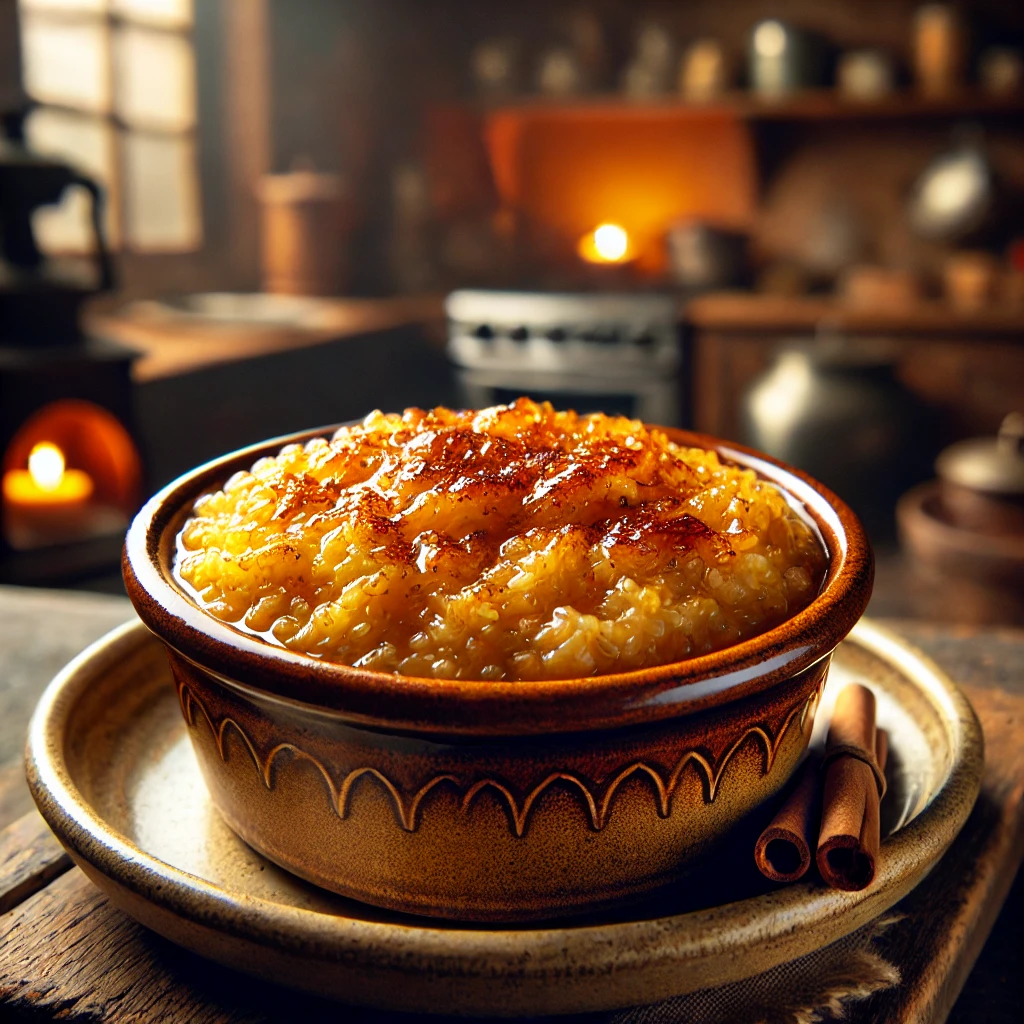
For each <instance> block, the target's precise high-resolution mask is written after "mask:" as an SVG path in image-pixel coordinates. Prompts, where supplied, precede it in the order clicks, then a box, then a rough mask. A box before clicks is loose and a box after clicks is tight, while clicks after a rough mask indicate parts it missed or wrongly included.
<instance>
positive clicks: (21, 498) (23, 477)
mask: <svg viewBox="0 0 1024 1024" xmlns="http://www.w3.org/2000/svg"><path fill="white" fill-rule="evenodd" d="M92 491H93V484H92V478H91V477H90V476H89V474H88V473H86V472H85V470H82V469H68V468H67V467H66V466H65V464H64V453H63V452H62V451H61V450H60V449H59V448H58V447H57V446H56V445H55V444H51V443H50V442H49V441H42V442H40V443H39V444H37V445H36V446H35V447H34V448H33V449H32V451H31V452H30V453H29V457H28V468H27V469H9V470H8V471H7V472H6V473H4V478H3V498H4V519H5V521H6V524H7V527H8V531H11V530H17V531H18V532H23V531H26V530H27V531H30V532H31V533H33V534H35V533H38V534H41V535H45V536H46V537H47V538H48V539H51V540H59V539H60V538H61V537H62V536H63V535H66V534H69V533H73V532H74V530H75V528H76V527H77V526H78V525H79V523H80V522H81V518H82V515H83V510H84V509H85V507H86V505H87V504H88V502H89V499H90V498H91V497H92Z"/></svg>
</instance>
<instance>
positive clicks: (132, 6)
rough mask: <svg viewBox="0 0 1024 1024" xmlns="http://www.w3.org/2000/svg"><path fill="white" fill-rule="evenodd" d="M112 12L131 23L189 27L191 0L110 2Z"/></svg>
mask: <svg viewBox="0 0 1024 1024" xmlns="http://www.w3.org/2000/svg"><path fill="white" fill-rule="evenodd" d="M111 3H112V5H113V8H114V10H115V11H116V12H117V13H118V14H120V15H123V16H124V17H125V18H128V19H130V20H132V21H143V22H148V23H149V24H152V25H177V26H184V25H191V24H192V0H111Z"/></svg>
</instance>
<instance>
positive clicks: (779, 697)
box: [124, 428, 873, 921]
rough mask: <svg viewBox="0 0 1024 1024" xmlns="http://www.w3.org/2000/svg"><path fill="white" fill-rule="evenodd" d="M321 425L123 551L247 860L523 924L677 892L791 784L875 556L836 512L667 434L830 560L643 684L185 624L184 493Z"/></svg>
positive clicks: (176, 499)
mask: <svg viewBox="0 0 1024 1024" xmlns="http://www.w3.org/2000/svg"><path fill="white" fill-rule="evenodd" d="M333 429H334V428H325V429H323V430H316V431H307V432H304V433H302V434H298V435H294V436H292V437H287V438H278V439H276V440H274V441H270V442H267V443H264V444H261V445H257V446H254V447H252V448H248V449H245V450H243V451H240V452H236V453H234V454H232V455H229V456H226V457H224V458H222V459H218V460H216V461H215V462H212V463H209V464H207V465H205V466H202V467H200V468H199V469H197V470H194V471H193V472H191V473H189V474H186V475H185V476H183V477H181V478H180V479H179V480H177V481H175V482H174V483H172V484H170V485H169V486H168V487H166V488H165V489H164V490H162V491H161V492H160V493H159V494H157V495H156V496H155V497H154V498H153V499H152V500H151V501H150V502H149V503H148V504H147V505H146V506H145V507H144V508H143V509H142V511H141V512H140V513H139V515H138V517H137V518H136V520H135V522H134V523H133V525H132V528H131V530H130V531H129V534H128V538H127V541H126V545H125V555H124V574H125V582H126V585H127V588H128V593H129V596H130V597H131V599H132V601H133V603H134V604H135V607H136V609H137V611H138V613H139V615H140V616H141V618H142V620H143V621H144V622H145V623H146V625H147V626H149V628H150V629H151V630H152V631H153V632H154V633H155V634H156V635H157V636H158V637H159V638H160V639H161V640H162V641H163V642H164V644H165V646H166V647H167V650H168V653H169V656H170V662H171V668H172V671H173V675H174V679H175V683H176V686H177V690H178V696H179V700H180V703H181V710H182V713H183V715H184V717H185V720H186V722H187V723H188V726H189V728H190V734H191V738H192V742H193V744H194V746H195V749H196V753H197V756H198V759H199V762H200V765H201V768H202V771H203V774H204V777H205V780H206V783H207V785H208V787H209V789H210V793H211V795H212V798H213V801H214V803H215V804H216V806H217V807H218V809H219V810H220V812H221V813H222V814H223V816H224V817H225V819H226V820H227V821H228V823H229V824H230V825H231V826H232V828H233V829H234V830H235V831H236V832H238V834H239V835H241V836H242V838H243V839H245V840H246V841H247V842H248V843H249V844H250V845H251V846H253V847H254V848H255V849H257V850H258V851H259V852H260V853H262V854H264V855H265V856H267V857H269V858H270V859H271V860H273V861H275V862H276V863H278V864H280V865H281V866H282V867H285V868H287V869H288V870H290V871H292V872H294V873H295V874H297V875H300V876H302V877H303V878H306V879H308V880H310V881H312V882H314V883H316V884H318V885H321V886H324V887H325V888H328V889H332V890H334V891H336V892H339V893H342V894H344V895H347V896H351V897H354V898H356V899H359V900H363V901H365V902H367V903H371V904H374V905H376V906H381V907H385V908H391V909H395V910H402V911H408V912H412V913H418V914H427V915H434V916H440V917H449V918H455V919H461V920H479V921H487V920H490V921H517V920H531V919H539V918H545V917H555V916H561V915H565V914H570V913H578V912H582V911H587V910H592V909H597V908H599V907H602V906H606V905H609V904H612V903H615V902H617V901H620V900H623V899H628V898H629V897H638V896H641V895H643V894H646V893H649V892H650V891H652V890H654V889H657V888H658V887H660V886H664V885H667V884H669V883H672V882H676V881H679V880H680V879H684V877H685V874H686V872H687V871H688V869H689V867H690V866H691V865H692V863H693V862H694V860H695V859H696V858H697V857H698V856H699V855H701V854H703V853H705V852H707V851H708V850H710V849H712V848H713V847H714V846H715V845H716V844H717V843H720V842H722V841H724V840H726V838H727V836H728V833H729V831H730V830H731V829H732V828H733V827H734V826H735V825H737V823H738V822H739V821H740V820H741V819H742V818H743V817H744V816H745V815H747V814H748V813H749V812H750V811H751V810H752V809H753V808H755V807H757V806H758V805H759V804H761V803H762V802H763V801H765V800H767V799H768V798H769V797H770V796H772V794H774V793H776V792H777V791H778V790H779V789H780V788H781V787H782V786H783V785H784V784H785V783H786V781H787V780H788V778H789V777H790V775H791V774H792V772H793V770H794V769H795V767H796V765H797V764H798V762H799V760H800V758H801V756H802V754H803V752H804V750H805V749H806V746H807V742H808V739H809V737H810V731H811V726H812V724H813V720H814V712H815V708H816V706H817V701H818V697H819V695H820V692H821V689H822V686H823V685H824V681H825V675H826V672H827V670H828V665H829V660H830V658H831V655H832V651H833V650H834V648H835V647H836V645H837V644H838V643H839V641H840V640H842V639H843V637H845V636H846V634H847V633H848V632H849V631H850V629H851V628H852V627H853V625H854V623H855V622H856V621H857V619H858V618H859V617H860V615H861V614H862V612H863V610H864V607H865V605H866V604H867V600H868V597H869V596H870V591H871V581H872V575H873V563H872V556H871V551H870V547H869V545H868V543H867V540H866V538H865V536H864V533H863V530H862V529H861V527H860V524H859V523H858V521H857V519H856V517H855V516H854V515H853V513H852V512H851V511H850V510H849V508H847V506H846V505H845V504H843V503H842V502H841V501H840V500H839V499H838V498H836V496H835V495H833V494H832V493H831V492H829V491H828V490H826V489H825V488H824V487H822V486H821V485H820V484H817V483H816V482H814V481H813V480H811V479H810V478H808V477H807V476H805V475H804V474H802V473H799V472H798V471H796V470H792V469H789V468H787V467H785V466H783V465H782V464H781V463H778V462H776V461H774V460H772V459H769V458H767V457H765V456H762V455H759V454H758V453H756V452H753V451H751V450H750V449H746V448H742V447H740V446H738V445H732V444H727V443H725V442H721V441H717V440H715V439H713V438H709V437H704V436H702V435H697V434H690V433H686V432H683V431H676V430H667V431H666V432H667V433H668V435H669V437H670V438H672V439H673V440H674V441H677V442H678V443H680V444H684V445H692V446H699V447H705V448H713V449H716V450H717V451H718V452H719V454H720V455H721V456H722V457H723V458H724V459H726V460H728V461H731V462H734V463H737V464H739V465H743V466H747V467H749V468H751V469H754V470H755V471H756V472H757V473H758V475H759V476H761V477H763V478H765V479H768V480H771V481H773V482H775V483H776V484H777V485H778V486H779V487H780V488H781V489H782V490H783V491H785V492H786V493H787V494H788V496H789V497H790V499H791V500H792V501H793V502H794V504H795V505H797V506H798V507H802V509H803V510H804V511H805V513H806V515H807V516H808V518H809V519H810V520H812V521H813V522H814V523H815V524H816V525H817V528H818V530H819V531H820V534H821V537H822V539H823V541H824V544H825V546H826V548H827V550H828V554H829V567H828V571H827V574H826V578H825V582H824V584H823V586H822V589H821V592H820V594H819V595H818V597H817V598H816V599H815V600H814V601H813V602H812V603H811V604H810V605H809V606H808V607H807V608H805V609H804V610H803V611H801V612H799V613H798V614H797V615H795V616H794V617H793V618H791V619H789V620H787V621H786V622H785V623H783V624H782V625H780V626H778V627H776V628H774V629H772V630H769V631H768V632H766V633H764V634H762V635H761V636H758V637H755V638H753V639H750V640H747V641H744V642H743V643H740V644H737V645H735V646H733V647H730V648H726V649H724V650H722V651H718V652H715V653H713V654H709V655H703V656H701V657H697V658H692V659H690V660H688V661H683V662H677V663H673V664H667V665H662V666H658V667H655V668H649V669H644V670H640V671H633V672H627V673H619V674H612V675H605V676H595V677H591V678H586V679H566V680H545V681H535V682H509V683H503V682H485V681H479V682H477V681H469V680H442V679H415V678H408V677H400V676H394V675H387V674H383V673H377V672H370V671H366V670H362V669H356V668H352V667H349V666H345V665H340V664H334V663H329V662H323V661H319V660H317V659H314V658H311V657H309V656H307V655H302V654H296V653H293V652H290V651H288V650H286V649H284V648H279V647H276V646H273V645H271V644H269V643H266V642H264V641H262V640H260V639H259V638H257V637H253V636H250V635H247V634H244V633H242V632H240V631H239V630H237V629H235V628H233V627H232V626H230V625H228V624H226V623H222V622H220V621H218V620H217V619H215V618H213V617H212V616H211V615H209V614H207V613H206V612H205V611H203V610H202V609H201V608H200V607H198V605H197V604H196V603H195V601H194V600H193V599H192V598H191V597H190V596H189V595H188V594H187V592H186V591H185V589H184V588H183V587H182V586H180V585H179V584H178V583H177V581H176V579H175V576H174V573H173V559H174V554H175V538H176V535H177V533H178V531H179V530H180V529H181V527H182V525H183V523H184V521H185V519H186V518H187V517H188V515H189V513H190V510H191V507H192V503H193V501H194V500H195V498H196V497H198V496H199V495H200V494H202V493H204V492H206V491H209V490H211V489H214V488H216V487H219V486H220V485H221V484H222V483H223V482H224V481H225V480H226V479H227V478H228V477H229V476H231V474H232V473H234V472H236V471H237V470H239V469H243V468H248V467H249V466H251V465H252V463H253V462H255V461H256V459H258V458H260V457H262V456H264V455H271V454H275V453H276V452H277V451H278V450H279V449H280V448H281V447H282V446H283V445H284V444H287V443H294V442H300V443H301V442H305V441H308V440H310V439H311V438H313V437H316V436H323V435H327V436H329V435H330V433H331V432H332V431H333ZM682 884H685V881H684V882H683V883H682Z"/></svg>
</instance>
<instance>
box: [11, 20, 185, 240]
mask: <svg viewBox="0 0 1024 1024" xmlns="http://www.w3.org/2000/svg"><path fill="white" fill-rule="evenodd" d="M19 17H20V22H21V50H22V67H23V74H24V83H25V91H26V92H27V93H28V94H29V96H30V97H31V98H32V99H33V100H34V101H35V102H36V103H37V104H38V106H36V107H35V109H33V111H32V113H31V114H30V115H29V117H28V120H27V122H26V135H27V139H28V143H29V145H30V146H32V148H33V149H36V150H38V151H39V152H41V153H46V154H50V155H53V156H58V157H60V158H62V159H66V160H67V161H68V162H69V163H72V164H74V165H75V166H77V167H78V168H79V169H80V170H81V171H83V172H84V173H85V174H87V175H89V176H90V177H93V178H95V179H96V180H97V181H98V182H99V183H100V184H101V185H103V186H104V187H105V188H106V190H107V196H108V203H107V210H106V227H107V237H108V239H109V241H110V245H111V247H112V248H114V249H120V250H123V251H129V252H139V253H175V252H189V251H192V250H195V249H198V248H199V246H200V244H201V242H202V223H201V213H200V198H199V182H198V166H197V156H196V135H195V129H196V85H195V79H196V74H195V54H194V49H193V41H192V22H193V14H192V0H19ZM80 191H81V190H77V189H76V190H69V192H68V196H67V198H66V199H65V201H64V202H63V203H62V204H61V205H60V206H59V207H50V208H48V209H43V210H40V211H38V212H37V214H36V222H35V228H36V231H37V235H38V238H39V241H40V244H41V245H42V247H43V248H44V249H46V250H48V251H50V252H65V253H68V252H85V251H88V248H89V245H90V231H89V222H88V215H87V204H88V198H87V196H86V195H85V194H84V192H82V194H77V193H78V192H80ZM73 192H74V193H75V194H72V193H73Z"/></svg>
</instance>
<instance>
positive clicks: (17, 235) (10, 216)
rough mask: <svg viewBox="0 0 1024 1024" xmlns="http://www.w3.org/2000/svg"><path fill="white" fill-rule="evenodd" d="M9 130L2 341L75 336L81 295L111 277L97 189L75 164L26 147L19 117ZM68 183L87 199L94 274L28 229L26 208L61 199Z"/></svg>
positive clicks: (61, 340)
mask: <svg viewBox="0 0 1024 1024" xmlns="http://www.w3.org/2000/svg"><path fill="white" fill-rule="evenodd" d="M11 135H12V137H9V138H7V139H3V140H0V345H12V346H17V347H21V346H28V345H45V344H70V343H74V342H75V341H76V340H77V339H78V336H79V328H78V314H79V310H80V308H81V305H82V303H83V302H84V301H85V300H86V299H87V298H89V297H90V296H92V295H94V294H96V293H98V292H102V291H107V290H109V289H110V288H112V287H113V283H114V274H113V266H112V262H111V258H110V251H109V249H108V247H107V244H106V239H105V237H104V232H103V223H102V221H103V191H102V189H101V188H100V186H99V185H98V184H97V183H96V182H95V181H93V180H92V179H90V178H88V177H86V176H85V175H83V174H82V173H81V172H79V171H78V170H76V169H75V168H74V167H71V166H70V165H68V164H65V163H62V162H61V161H59V160H54V159H51V158H49V157H45V156H41V155H40V154H38V153H34V152H33V151H32V150H30V149H28V148H27V147H26V146H25V145H24V142H23V141H22V138H21V131H20V125H19V126H17V127H16V128H15V130H14V131H13V132H12V133H11ZM73 185H78V186H81V187H82V188H84V189H85V190H86V192H87V193H88V194H89V197H90V200H91V203H90V220H91V225H92V233H93V238H94V251H95V256H94V261H95V268H96V272H95V274H94V275H93V279H92V280H88V279H86V280H83V279H82V277H81V275H76V274H73V273H71V272H69V271H68V270H65V269H64V268H62V267H60V266H59V265H58V264H56V263H55V262H54V261H52V260H50V259H48V258H47V257H46V255H45V254H44V253H43V252H41V251H40V249H39V246H38V244H37V242H36V239H35V235H34V233H33V230H32V214H33V213H34V212H35V211H36V210H37V209H39V208H40V207H42V206H49V205H52V204H54V203H58V202H60V200H61V198H62V197H63V195H64V192H65V190H66V189H68V188H70V187H71V186H73Z"/></svg>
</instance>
